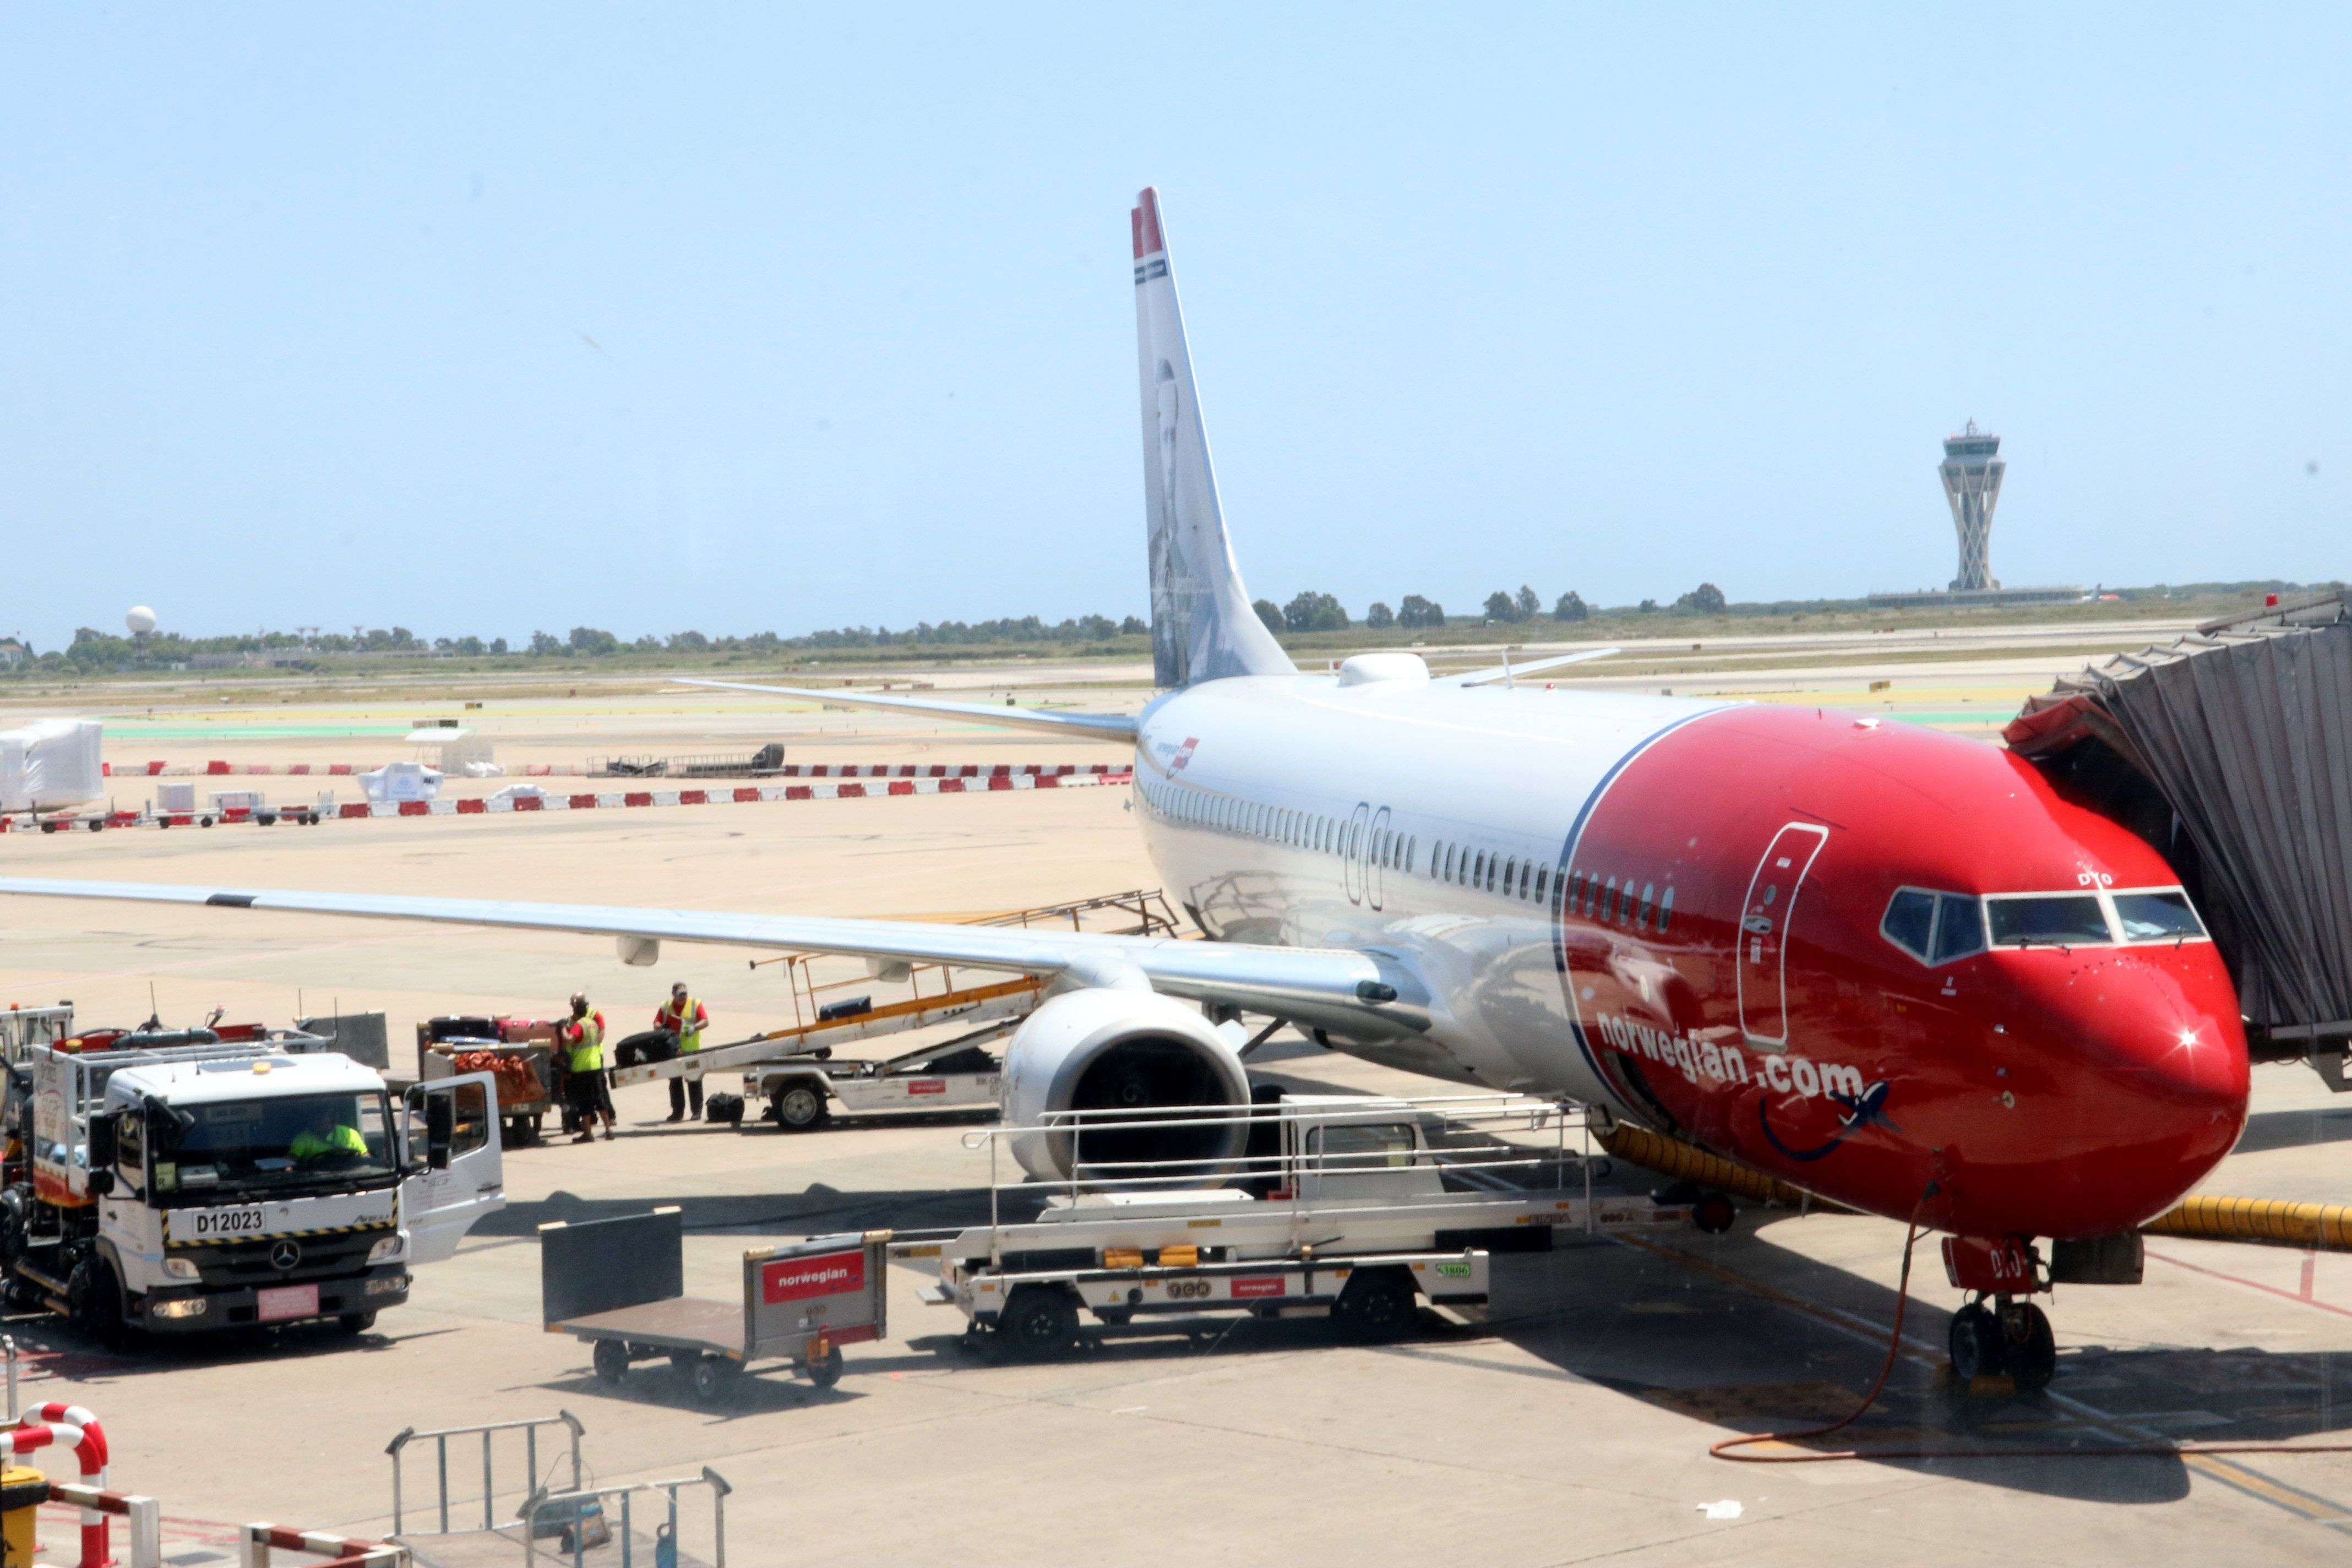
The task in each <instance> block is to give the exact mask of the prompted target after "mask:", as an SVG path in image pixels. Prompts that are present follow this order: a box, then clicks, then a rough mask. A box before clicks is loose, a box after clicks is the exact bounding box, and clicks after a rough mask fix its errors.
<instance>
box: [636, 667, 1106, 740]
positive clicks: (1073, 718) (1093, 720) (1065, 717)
mask: <svg viewBox="0 0 2352 1568" xmlns="http://www.w3.org/2000/svg"><path fill="white" fill-rule="evenodd" d="M670 683H671V684H672V685H674V686H708V687H709V688H711V689H713V690H717V691H764V692H767V693H768V694H769V695H771V696H774V697H797V698H800V699H802V700H804V701H809V702H834V703H838V704H840V705H841V706H843V707H846V708H881V709H886V710H891V711H894V712H900V713H931V714H937V715H939V716H940V717H942V718H950V719H968V720H970V721H971V722H973V723H975V724H1009V725H1011V726H1013V728H1014V729H1018V730H1046V731H1053V732H1054V733H1055V734H1060V735H1085V736H1087V737H1089V738H1091V739H1094V740H1097V741H1132V740H1134V739H1135V730H1136V721H1134V720H1133V719H1131V718H1129V716H1127V715H1126V714H1124V713H1048V712H1046V711H1045V710H1043V709H1040V708H1013V707H1009V706H1008V707H1003V708H992V707H990V706H989V705H988V704H986V703H984V702H950V701H949V700H946V699H944V698H932V697H886V696H884V695H882V694H881V693H879V692H866V691H854V690H851V689H848V688H846V687H844V688H842V689H839V690H815V689H810V688H807V687H800V686H749V685H746V684H744V683H743V682H741V681H739V680H689V679H687V678H686V677H685V676H682V675H680V676H672V677H671V678H670Z"/></svg>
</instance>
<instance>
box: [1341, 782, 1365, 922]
mask: <svg viewBox="0 0 2352 1568" xmlns="http://www.w3.org/2000/svg"><path fill="white" fill-rule="evenodd" d="M1371 820H1372V808H1371V806H1370V805H1358V806H1357V807H1356V809H1355V812H1354V814H1353V815H1352V816H1349V818H1348V828H1347V832H1348V837H1346V838H1344V839H1342V840H1341V841H1340V844H1339V875H1340V876H1341V877H1342V878H1343V879H1346V881H1347V884H1348V901H1349V903H1351V904H1360V903H1362V902H1363V901H1364V871H1365V868H1366V866H1367V862H1366V861H1365V859H1364V834H1365V830H1366V829H1367V828H1369V827H1370V826H1371Z"/></svg>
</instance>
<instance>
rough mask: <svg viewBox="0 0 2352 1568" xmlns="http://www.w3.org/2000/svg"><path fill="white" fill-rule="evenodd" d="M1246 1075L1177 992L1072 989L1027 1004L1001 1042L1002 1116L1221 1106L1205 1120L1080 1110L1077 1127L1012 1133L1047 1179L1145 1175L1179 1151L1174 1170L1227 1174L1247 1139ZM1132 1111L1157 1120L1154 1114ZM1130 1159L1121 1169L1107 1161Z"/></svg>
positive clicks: (1024, 1159)
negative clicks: (1093, 1122)
mask: <svg viewBox="0 0 2352 1568" xmlns="http://www.w3.org/2000/svg"><path fill="white" fill-rule="evenodd" d="M1249 1102H1250V1088H1249V1074H1248V1073H1247V1072H1245V1071H1244V1070H1243V1068H1242V1062H1241V1058H1239V1057H1238V1056H1236V1055H1235V1054H1234V1047H1233V1046H1232V1045H1231V1044H1229V1043H1228V1042H1227V1041H1226V1039H1225V1038H1224V1037H1223V1036H1222V1035H1220V1034H1219V1033H1218V1032H1217V1030H1216V1029H1215V1028H1214V1027H1213V1026H1212V1025H1211V1024H1210V1023H1209V1021H1208V1020H1207V1019H1206V1018H1203V1017H1202V1016H1201V1014H1200V1011H1199V1010H1198V1009H1197V1008H1193V1007H1188V1006H1186V1005H1184V1004H1183V1003H1181V1002H1178V1001H1176V1000H1174V999H1173V998H1171V997H1167V996H1162V995H1160V994H1157V993H1155V992H1150V991H1126V990H1114V989H1107V988H1097V989H1090V990H1085V991H1072V992H1069V993H1067V994H1064V995H1060V996H1056V997H1055V998H1053V999H1052V1000H1051V1001H1049V1002H1047V1003H1046V1004H1045V1005H1044V1006H1042V1007H1040V1008H1038V1009H1037V1010H1036V1011H1035V1012H1034V1013H1032V1014H1030V1015H1029V1017H1028V1019H1027V1021H1026V1022H1024V1024H1023V1025H1022V1026H1021V1027H1020V1030H1019V1031H1018V1032H1017V1033H1015V1034H1014V1035H1013V1043H1012V1045H1011V1046H1010V1047H1007V1048H1006V1050H1005V1053H1004V1091H1003V1104H1004V1120H1005V1122H1006V1124H1007V1125H1008V1126H1013V1127H1033V1128H1034V1127H1038V1126H1041V1125H1042V1124H1045V1123H1046V1122H1047V1121H1048V1120H1049V1119H1056V1120H1061V1121H1067V1120H1069V1119H1068V1118H1067V1117H1066V1115H1065V1114H1064V1113H1067V1112H1071V1111H1080V1112H1083V1111H1089V1110H1125V1111H1149V1110H1168V1111H1171V1112H1181V1110H1183V1109H1184V1108H1186V1107H1189V1106H1216V1107H1223V1108H1225V1111H1224V1114H1223V1116H1221V1117H1205V1118H1203V1120H1202V1122H1201V1124H1200V1125H1197V1126H1181V1127H1136V1128H1124V1129H1123V1128H1121V1127H1120V1126H1118V1119H1116V1118H1107V1119H1105V1121H1103V1122H1102V1123H1101V1124H1100V1125H1098V1126H1089V1125H1087V1124H1086V1122H1085V1121H1083V1120H1080V1121H1077V1123H1076V1127H1075V1128H1074V1129H1073V1130H1071V1131H1064V1130H1063V1129H1062V1128H1060V1127H1054V1128H1052V1129H1050V1130H1048V1131H1037V1132H1023V1133H1018V1134H1015V1135H1014V1137H1013V1141H1012V1142H1013V1157H1014V1158H1015V1159H1017V1160H1019V1161H1020V1162H1021V1168H1022V1169H1023V1170H1025V1171H1027V1172H1028V1173H1030V1174H1031V1175H1033V1176H1035V1177H1038V1178H1039V1179H1040V1180H1044V1181H1055V1182H1066V1181H1068V1180H1069V1179H1070V1178H1071V1176H1072V1174H1073V1173H1081V1174H1083V1173H1093V1174H1095V1175H1097V1176H1106V1175H1119V1174H1137V1175H1140V1174H1148V1173H1151V1171H1150V1168H1151V1167H1153V1166H1155V1165H1161V1164H1164V1163H1167V1162H1171V1161H1184V1162H1191V1161H1207V1162H1212V1163H1206V1164H1192V1163H1184V1164H1177V1165H1172V1166H1169V1167H1168V1168H1167V1170H1166V1173H1167V1174H1168V1175H1170V1176H1171V1177H1177V1176H1181V1177H1186V1178H1197V1179H1199V1180H1201V1181H1204V1182H1208V1181H1214V1180H1216V1179H1217V1178H1218V1177H1220V1176H1222V1175H1224V1174H1227V1173H1230V1172H1231V1171H1232V1170H1233V1169H1234V1168H1236V1167H1235V1166H1234V1165H1231V1164H1223V1163H1217V1162H1227V1161H1231V1162H1238V1161H1239V1160H1240V1159H1241V1157H1242V1154H1243V1152H1244V1149H1245V1148H1246V1146H1247V1144H1248V1142H1249V1129H1248V1127H1247V1125H1246V1124H1245V1122H1244V1121H1243V1117H1244V1114H1245V1110H1246V1108H1247V1107H1248V1105H1249ZM1136 1120H1142V1121H1157V1120H1160V1119H1159V1118H1155V1117H1148V1116H1147V1117H1141V1118H1137V1119H1136ZM1112 1166H1118V1167H1126V1169H1125V1170H1123V1171H1113V1170H1108V1169H1107V1168H1106V1167H1112Z"/></svg>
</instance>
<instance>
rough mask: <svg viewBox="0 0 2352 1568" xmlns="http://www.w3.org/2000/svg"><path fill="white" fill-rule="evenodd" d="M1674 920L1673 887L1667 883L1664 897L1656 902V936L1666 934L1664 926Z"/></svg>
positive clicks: (1670, 883)
mask: <svg viewBox="0 0 2352 1568" xmlns="http://www.w3.org/2000/svg"><path fill="white" fill-rule="evenodd" d="M1674 918H1675V885H1674V884H1673V883H1672V882H1668V883H1667V884H1666V895H1665V897H1664V898H1662V899H1660V900H1658V934H1659V935H1660V936H1664V935H1665V934H1666V926H1667V924H1668V922H1670V921H1673V919H1674Z"/></svg>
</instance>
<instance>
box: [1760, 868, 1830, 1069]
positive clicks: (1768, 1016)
mask: <svg viewBox="0 0 2352 1568" xmlns="http://www.w3.org/2000/svg"><path fill="white" fill-rule="evenodd" d="M1829 837H1830V830H1829V829H1828V828H1826V827H1817V826H1814V825H1813V824H1811V823H1810V822H1791V823H1790V824H1789V825H1788V826H1785V827H1783V828H1781V829H1780V832H1778V833H1776V834H1774V835H1773V836H1772V842H1771V843H1770V845H1769V846H1768V847H1766V848H1765V850H1764V858H1762V859H1761V860H1759V861H1758V862H1757V863H1756V875H1755V876H1754V877H1753V878H1751V879H1749V880H1748V900H1747V902H1746V903H1745V904H1744V905H1742V906H1741V909H1740V915H1739V964H1738V973H1739V1026H1740V1028H1741V1029H1742V1030H1743V1031H1745V1032H1746V1034H1747V1036H1748V1044H1749V1045H1752V1046H1766V1047H1771V1046H1779V1047H1786V1046H1787V1045H1788V1043H1789V998H1788V969H1789V945H1788V936H1789V921H1790V918H1791V917H1792V916H1793V915H1795V913H1796V912H1797V889H1798V888H1799V887H1801V885H1802V884H1803V882H1804V879H1805V873H1806V872H1807V871H1809V870H1811V868H1812V864H1813V858H1814V857H1815V856H1817V855H1819V854H1820V853H1821V852H1822V845H1824V844H1826V843H1828V842H1829Z"/></svg>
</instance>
